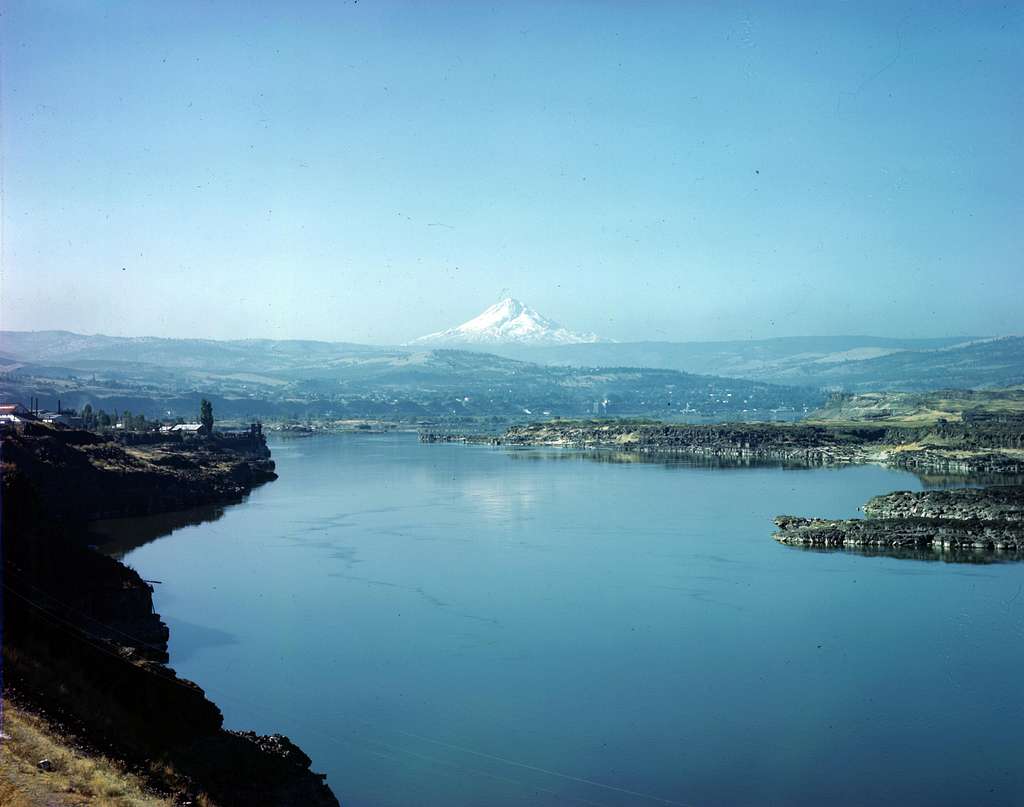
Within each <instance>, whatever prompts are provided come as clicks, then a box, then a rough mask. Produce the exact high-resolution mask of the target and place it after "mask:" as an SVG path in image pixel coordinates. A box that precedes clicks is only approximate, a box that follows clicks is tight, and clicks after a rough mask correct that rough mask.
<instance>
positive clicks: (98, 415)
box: [82, 404, 160, 432]
mask: <svg viewBox="0 0 1024 807" xmlns="http://www.w3.org/2000/svg"><path fill="white" fill-rule="evenodd" d="M118 423H120V424H122V428H124V429H127V430H129V431H136V432H144V431H153V430H155V429H159V428H160V421H159V420H149V419H148V418H147V417H146V416H145V415H142V414H139V415H133V414H132V412H131V410H130V409H126V410H125V411H124V412H122V413H121V414H118V412H117V410H116V409H115V410H114V412H113V414H110V413H108V412H105V411H104V410H102V409H98V410H93V408H92V404H86V405H85V406H84V407H83V408H82V425H83V426H84V427H85V428H87V429H111V428H114V427H115V426H116V425H117V424H118Z"/></svg>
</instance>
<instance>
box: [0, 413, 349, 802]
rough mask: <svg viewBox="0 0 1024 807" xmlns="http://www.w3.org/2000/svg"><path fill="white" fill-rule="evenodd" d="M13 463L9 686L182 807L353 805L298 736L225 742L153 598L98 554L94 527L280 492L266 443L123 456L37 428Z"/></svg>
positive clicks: (11, 443)
mask: <svg viewBox="0 0 1024 807" xmlns="http://www.w3.org/2000/svg"><path fill="white" fill-rule="evenodd" d="M0 449H2V456H3V505H4V507H3V525H2V526H3V536H4V555H3V575H4V576H3V588H4V591H3V606H4V645H3V653H4V667H3V672H4V687H5V689H8V688H10V689H12V690H13V691H16V692H17V693H18V695H19V697H22V698H24V699H27V700H29V701H31V702H34V703H36V704H39V705H40V706H42V707H43V708H45V709H46V710H47V711H50V712H57V713H60V714H64V715H67V716H68V717H69V719H73V720H74V721H76V722H77V723H78V724H80V725H81V726H83V727H85V729H87V731H88V735H89V737H90V738H91V739H92V740H94V741H95V742H96V744H97V745H100V746H103V747H108V748H111V749H112V750H113V751H115V752H116V753H118V754H120V755H122V756H123V757H124V758H125V759H131V760H136V761H137V762H140V763H141V762H143V761H153V760H162V761H163V762H165V763H166V764H167V765H168V766H169V767H170V768H171V769H173V770H174V772H175V773H174V781H175V784H174V785H173V787H172V789H173V790H174V791H175V792H176V793H177V798H178V800H179V802H180V803H191V802H193V801H194V800H195V799H196V798H198V797H199V796H200V795H202V797H204V798H206V799H207V802H208V803H210V804H214V805H221V806H222V807H233V805H266V807H270V805H285V806H286V807H290V806H291V805H295V807H298V805H311V806H312V807H319V806H320V805H324V806H326V805H337V804H338V801H337V799H336V798H335V797H334V795H333V794H332V793H331V791H330V789H329V788H328V787H327V785H326V784H325V782H324V777H323V776H322V775H320V774H316V773H313V772H312V771H310V770H309V765H310V760H309V758H308V757H307V756H306V755H305V754H303V753H302V751H301V750H300V749H299V748H297V747H296V746H295V745H294V744H293V743H291V742H290V741H289V740H288V739H287V738H286V737H282V736H280V735H271V736H269V737H261V736H258V735H255V734H253V733H251V732H232V731H226V730H224V729H223V726H222V723H223V719H222V715H221V712H220V710H219V709H218V708H217V706H216V705H215V704H214V703H212V702H211V701H210V700H208V699H207V698H206V696H205V693H204V692H203V691H202V689H200V688H199V687H198V686H196V685H195V684H194V683H192V682H190V681H186V680H184V679H181V678H178V677H177V675H176V674H175V673H174V671H173V670H172V669H171V668H170V667H168V666H167V661H168V656H167V640H168V636H169V634H168V630H167V627H166V625H164V623H163V622H162V620H161V619H160V616H159V614H157V613H155V612H154V610H153V600H152V594H153V589H152V587H151V585H150V584H149V583H147V582H146V581H144V580H142V578H141V577H140V576H139V575H138V574H137V573H136V572H135V571H134V570H132V569H130V568H128V567H126V566H124V565H123V564H121V563H120V562H118V561H117V560H115V559H114V558H111V557H108V556H105V555H102V554H100V553H99V552H97V551H95V549H94V548H93V547H91V546H90V542H91V541H92V540H93V538H92V536H91V533H90V532H89V530H88V524H89V523H90V522H91V521H93V520H94V519H97V518H116V517H121V516H144V515H154V514H158V513H163V512H167V511H171V510H180V509H183V508H189V507H196V506H199V505H211V504H226V503H230V502H237V501H240V500H241V499H242V498H244V496H245V495H247V494H248V493H249V492H250V491H251V490H252V488H253V487H254V486H255V485H258V484H261V483H262V482H265V481H270V480H273V479H276V473H275V472H274V463H273V460H272V459H270V452H269V450H268V449H267V447H266V444H265V442H264V441H263V439H262V437H261V436H259V437H253V438H251V439H246V438H218V437H212V438H206V439H200V440H195V441H189V442H187V443H182V442H166V443H164V442H155V443H147V444H145V445H122V444H119V443H118V442H115V441H113V440H108V439H105V438H103V437H102V436H100V435H96V434H93V433H91V432H85V431H75V430H69V429H56V428H49V427H44V426H41V425H35V424H32V425H30V426H29V427H28V428H24V429H20V430H14V431H11V430H9V431H6V432H4V434H3V437H2V444H0Z"/></svg>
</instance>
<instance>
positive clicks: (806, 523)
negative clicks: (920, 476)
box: [774, 486, 1024, 558]
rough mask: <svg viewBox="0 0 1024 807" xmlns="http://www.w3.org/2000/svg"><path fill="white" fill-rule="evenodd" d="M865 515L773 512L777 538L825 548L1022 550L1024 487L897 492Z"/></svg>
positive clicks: (1016, 553)
mask: <svg viewBox="0 0 1024 807" xmlns="http://www.w3.org/2000/svg"><path fill="white" fill-rule="evenodd" d="M864 513H865V515H866V516H867V517H866V518H864V519H842V520H830V519H820V518H803V517H799V516H777V517H776V518H775V525H776V526H777V527H778V528H779V529H778V532H776V533H775V534H774V538H775V540H777V541H779V542H780V543H783V544H792V545H799V546H815V547H823V548H836V547H843V548H851V547H856V548H862V547H870V548H875V549H892V550H898V549H922V548H925V549H931V550H936V551H944V550H971V551H976V552H995V553H1007V554H1008V555H1010V556H1013V557H1015V558H1016V557H1018V556H1020V555H1022V554H1024V487H1018V486H1012V487H1009V486H1008V487H990V488H980V489H979V488H965V489H959V490H939V491H934V490H933V491H924V492H920V493H909V492H906V491H901V492H897V493H890V494H887V495H885V496H876V497H874V498H873V499H871V500H870V501H869V502H867V504H865V505H864Z"/></svg>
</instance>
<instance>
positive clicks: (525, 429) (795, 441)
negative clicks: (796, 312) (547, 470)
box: [421, 421, 1024, 474]
mask: <svg viewBox="0 0 1024 807" xmlns="http://www.w3.org/2000/svg"><path fill="white" fill-rule="evenodd" d="M421 439H422V440H423V441H425V442H454V441H463V442H487V443H490V444H493V445H504V446H564V447H570V448H585V449H591V448H605V449H615V450H618V451H630V452H641V453H676V454H688V455H692V456H700V457H715V458H721V459H735V460H765V461H775V462H783V463H791V464H800V465H808V466H819V465H846V464H851V463H863V462H878V463H882V464H886V465H891V466H894V467H900V468H906V469H908V470H913V471H922V472H925V471H927V472H938V473H967V474H974V473H995V474H1021V473H1024V449H1022V448H1021V445H1022V443H1024V427H1022V426H1020V425H1019V424H1015V423H988V422H984V423H981V422H979V423H956V424H948V423H940V424H934V425H929V426H926V427H921V428H907V427H903V428H891V427H885V426H871V425H863V426H859V425H858V426H829V425H820V424H803V423H723V424H702V425H693V424H684V423H650V422H631V421H552V422H547V423H532V424H529V425H525V426H513V427H511V428H509V429H508V430H507V431H506V432H505V433H504V434H502V435H500V436H496V437H481V436H479V435H469V436H459V435H450V434H430V433H425V434H423V435H421Z"/></svg>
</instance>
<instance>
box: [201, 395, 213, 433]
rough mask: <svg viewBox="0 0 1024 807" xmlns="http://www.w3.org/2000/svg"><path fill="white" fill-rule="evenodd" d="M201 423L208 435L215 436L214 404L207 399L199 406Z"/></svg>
mask: <svg viewBox="0 0 1024 807" xmlns="http://www.w3.org/2000/svg"><path fill="white" fill-rule="evenodd" d="M199 422H200V423H201V424H202V426H203V431H204V432H205V433H206V434H213V404H212V403H210V402H209V401H208V400H206V398H203V400H202V402H201V403H200V404H199Z"/></svg>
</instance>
